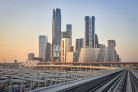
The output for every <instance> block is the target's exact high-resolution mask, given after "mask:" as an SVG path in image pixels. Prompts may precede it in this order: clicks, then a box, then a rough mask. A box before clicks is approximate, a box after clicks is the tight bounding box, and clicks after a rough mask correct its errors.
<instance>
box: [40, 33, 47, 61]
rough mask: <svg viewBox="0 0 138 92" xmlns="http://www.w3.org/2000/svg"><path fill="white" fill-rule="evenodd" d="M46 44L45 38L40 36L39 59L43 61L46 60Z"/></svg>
mask: <svg viewBox="0 0 138 92" xmlns="http://www.w3.org/2000/svg"><path fill="white" fill-rule="evenodd" d="M46 43H47V38H46V36H43V35H40V36H39V57H40V58H42V60H43V61H45V60H46Z"/></svg>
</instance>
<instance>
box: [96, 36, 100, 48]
mask: <svg viewBox="0 0 138 92" xmlns="http://www.w3.org/2000/svg"><path fill="white" fill-rule="evenodd" d="M98 44H99V42H98V36H97V34H95V48H99V47H98Z"/></svg>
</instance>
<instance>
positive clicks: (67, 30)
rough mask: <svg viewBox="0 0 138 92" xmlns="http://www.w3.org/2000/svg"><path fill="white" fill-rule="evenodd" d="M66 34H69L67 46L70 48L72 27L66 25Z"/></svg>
mask: <svg viewBox="0 0 138 92" xmlns="http://www.w3.org/2000/svg"><path fill="white" fill-rule="evenodd" d="M66 32H67V33H69V45H70V46H72V25H71V24H67V25H66Z"/></svg>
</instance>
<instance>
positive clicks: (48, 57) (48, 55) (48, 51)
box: [46, 43, 52, 61]
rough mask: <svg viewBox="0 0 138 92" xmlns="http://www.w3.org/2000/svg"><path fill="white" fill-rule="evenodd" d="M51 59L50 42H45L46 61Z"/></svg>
mask: <svg viewBox="0 0 138 92" xmlns="http://www.w3.org/2000/svg"><path fill="white" fill-rule="evenodd" d="M51 59H52V44H50V43H47V46H46V61H51Z"/></svg>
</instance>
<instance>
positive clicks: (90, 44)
mask: <svg viewBox="0 0 138 92" xmlns="http://www.w3.org/2000/svg"><path fill="white" fill-rule="evenodd" d="M84 25H85V31H84V47H85V48H95V16H92V17H91V18H90V17H89V16H85V18H84Z"/></svg>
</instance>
